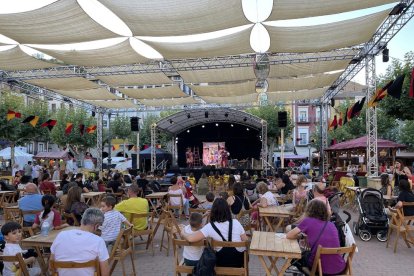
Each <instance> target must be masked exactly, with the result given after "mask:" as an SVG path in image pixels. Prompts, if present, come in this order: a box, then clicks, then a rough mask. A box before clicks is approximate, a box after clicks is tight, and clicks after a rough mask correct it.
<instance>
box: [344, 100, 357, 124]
mask: <svg viewBox="0 0 414 276" xmlns="http://www.w3.org/2000/svg"><path fill="white" fill-rule="evenodd" d="M355 105H356V103H354V104H353V105H352V106H351V107H350V108H349V109H348V112H347V113H346V118H347V119H348V120H347V121H350V120H351V118H352V117H351V115H352V109H354V106H355Z"/></svg>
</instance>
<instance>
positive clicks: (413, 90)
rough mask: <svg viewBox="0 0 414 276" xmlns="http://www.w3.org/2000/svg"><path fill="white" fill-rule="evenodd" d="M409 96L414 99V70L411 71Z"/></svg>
mask: <svg viewBox="0 0 414 276" xmlns="http://www.w3.org/2000/svg"><path fill="white" fill-rule="evenodd" d="M408 96H409V97H410V98H414V68H413V71H411V82H410V93H409V94H408Z"/></svg>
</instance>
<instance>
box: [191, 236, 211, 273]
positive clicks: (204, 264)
mask: <svg viewBox="0 0 414 276" xmlns="http://www.w3.org/2000/svg"><path fill="white" fill-rule="evenodd" d="M216 261H217V257H216V252H215V251H214V249H213V248H212V247H211V245H210V243H209V242H207V245H206V246H205V247H204V249H203V253H202V254H201V257H200V260H199V261H198V263H197V265H196V266H195V267H194V268H193V272H192V275H194V276H205V275H206V276H215V275H216V272H215V270H214V267H215V266H216Z"/></svg>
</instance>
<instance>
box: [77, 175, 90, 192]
mask: <svg viewBox="0 0 414 276" xmlns="http://www.w3.org/2000/svg"><path fill="white" fill-rule="evenodd" d="M75 182H76V184H78V186H79V188H81V189H82V192H83V193H89V190H88V188H87V187H86V186H85V185H84V184H83V174H82V173H77V174H76V177H75Z"/></svg>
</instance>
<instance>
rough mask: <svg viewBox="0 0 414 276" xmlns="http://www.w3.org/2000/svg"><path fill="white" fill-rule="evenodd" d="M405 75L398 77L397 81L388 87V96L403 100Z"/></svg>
mask: <svg viewBox="0 0 414 276" xmlns="http://www.w3.org/2000/svg"><path fill="white" fill-rule="evenodd" d="M404 78H405V75H401V76H398V77H397V78H396V79H395V81H394V82H393V83H392V84H391V85H390V87H388V89H387V94H388V95H390V96H391V97H394V98H397V99H399V98H401V92H402V86H403V83H404Z"/></svg>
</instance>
